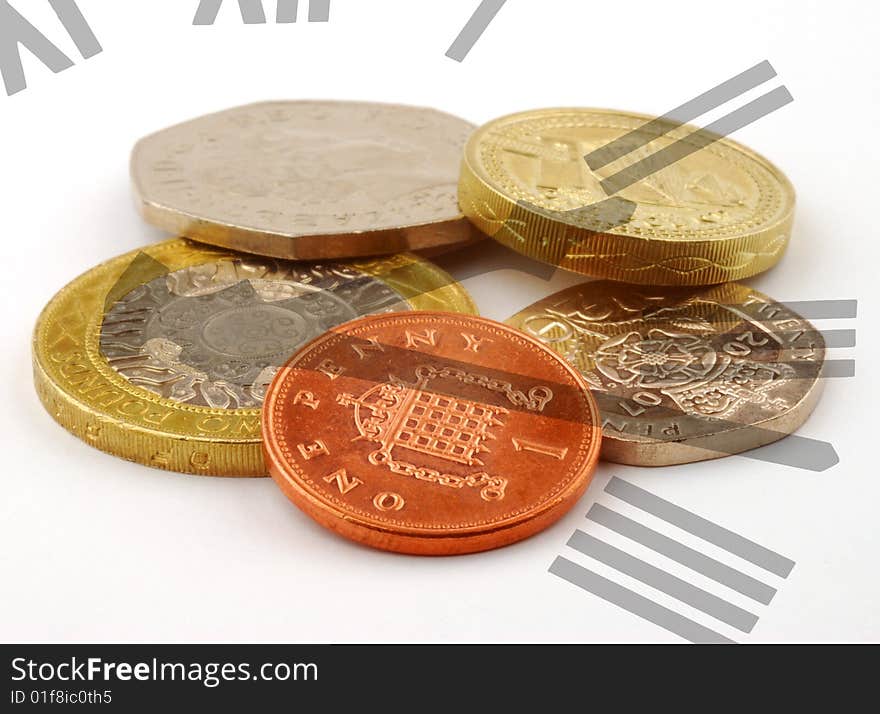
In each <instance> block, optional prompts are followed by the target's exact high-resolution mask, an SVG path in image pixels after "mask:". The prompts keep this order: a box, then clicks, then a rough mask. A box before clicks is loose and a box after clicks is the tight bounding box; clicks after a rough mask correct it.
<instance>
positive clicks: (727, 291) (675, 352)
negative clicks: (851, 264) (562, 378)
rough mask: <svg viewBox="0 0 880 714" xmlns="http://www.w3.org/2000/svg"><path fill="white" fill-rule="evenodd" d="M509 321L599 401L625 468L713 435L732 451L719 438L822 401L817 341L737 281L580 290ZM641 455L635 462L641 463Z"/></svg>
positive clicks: (768, 437) (767, 435)
mask: <svg viewBox="0 0 880 714" xmlns="http://www.w3.org/2000/svg"><path fill="white" fill-rule="evenodd" d="M768 316H773V318H775V319H768ZM508 322H509V324H512V325H515V326H519V327H521V329H523V330H525V331H526V332H527V333H529V334H531V335H533V336H535V337H536V338H538V339H540V340H541V341H542V342H544V343H545V344H546V345H547V346H548V347H551V348H552V349H554V350H555V351H557V352H559V353H560V354H561V355H563V356H564V357H565V358H566V359H568V360H569V361H570V362H572V363H573V364H574V365H576V366H577V367H578V369H579V370H580V371H581V373H582V374H583V375H584V377H585V378H586V380H587V381H588V383H589V384H590V386H591V387H592V388H593V389H594V390H595V392H596V393H597V398H598V400H599V404H600V407H601V410H602V417H603V425H604V427H605V432H606V436H608V437H610V438H609V440H608V441H606V448H607V449H608V450H609V451H610V450H611V449H613V448H614V440H617V441H618V443H619V445H621V447H620V448H621V451H619V452H617V451H615V452H614V453H615V454H617V455H618V456H619V457H621V458H624V459H625V458H627V454H626V453H625V449H627V448H629V449H630V452H629V453H631V454H635V451H633V448H635V445H636V444H641V445H643V446H644V445H649V446H653V447H656V451H657V453H658V454H659V453H660V452H661V451H664V449H665V447H664V444H668V445H669V447H670V448H669V449H665V451H664V453H666V454H667V458H669V459H670V460H671V461H669V462H670V463H675V462H676V461H675V458H677V457H675V456H674V455H673V452H674V450H675V448H676V445H677V444H679V443H687V442H688V440H690V439H697V438H701V437H707V438H708V437H712V438H714V439H716V443H718V445H719V446H721V445H722V444H723V443H732V442H725V441H724V440H725V438H726V437H725V434H732V433H734V432H735V431H737V430H738V429H739V428H741V427H748V426H750V425H759V424H768V425H772V424H775V423H777V422H779V420H783V421H782V422H779V423H782V424H789V423H792V424H793V423H795V422H796V421H797V423H799V422H800V421H803V419H805V418H806V416H807V415H808V414H809V412H810V410H811V409H812V406H813V404H814V403H815V400H816V399H817V398H818V389H819V387H820V382H819V377H820V373H821V368H822V362H823V359H824V341H823V339H822V336H821V333H819V332H818V331H817V330H816V329H815V328H814V327H813V326H812V325H811V324H810V323H809V322H807V321H806V320H804V319H802V318H800V317H799V316H797V315H795V314H794V313H793V312H791V311H790V310H788V309H787V308H785V306H783V305H781V304H779V303H775V302H774V301H773V300H771V299H770V298H768V297H767V296H765V295H762V294H760V293H758V292H756V291H752V290H750V289H749V288H747V287H745V286H743V285H738V284H736V283H730V284H727V285H724V286H719V287H717V288H701V289H697V288H693V289H684V288H679V289H668V288H667V289H664V288H648V287H644V286H633V285H623V284H620V283H609V282H605V281H598V282H593V283H586V284H584V285H581V286H574V287H572V288H568V289H566V290H563V291H561V292H560V293H557V294H556V295H553V296H550V297H548V298H545V299H544V300H542V301H540V302H539V303H536V304H535V305H533V306H531V307H529V308H527V309H526V310H524V311H522V312H520V313H519V314H518V315H515V316H514V317H512V318H511V319H510V320H509V321H508ZM801 355H804V356H805V358H801ZM791 428H794V427H785V428H782V429H781V430H780V431H779V432H774V430H773V427H772V426H768V428H767V429H756V430H753V431H752V432H750V433H747V435H746V436H744V437H742V441H741V442H738V445H737V446H736V447H731V448H734V451H733V453H736V452H737V450H739V451H742V450H744V449H745V448H749V443H750V442H751V444H752V445H755V446H757V445H760V443H761V442H762V441H763V443H769V441H773V440H776V439H779V438H782V436H784V435H785V434H786V433H788V431H790V430H791ZM713 435H714V436H713ZM628 443H629V444H630V445H631V446H632V448H630V447H628V446H626V444H628ZM641 453H642V454H643V455H642V456H639V457H636V456H632V458H634V459H635V458H639V459H642V458H648V457H646V456H644V454H646V453H647V452H646V451H642V452H641ZM715 455H718V454H715ZM690 457H692V458H690V459H689V460H693V458H699V457H698V455H697V454H696V453H692V454H690ZM708 457H709V456H708V452H706V455H704V456H703V458H708ZM625 463H633V462H632V461H625ZM664 463H666V462H665V461H664Z"/></svg>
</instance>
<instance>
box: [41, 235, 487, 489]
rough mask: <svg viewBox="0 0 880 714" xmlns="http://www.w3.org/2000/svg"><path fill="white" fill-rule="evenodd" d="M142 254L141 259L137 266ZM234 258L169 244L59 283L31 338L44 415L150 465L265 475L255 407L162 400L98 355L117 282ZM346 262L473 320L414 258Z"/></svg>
mask: <svg viewBox="0 0 880 714" xmlns="http://www.w3.org/2000/svg"><path fill="white" fill-rule="evenodd" d="M142 256H146V257H147V259H146V260H145V261H141V262H138V261H137V259H138V258H139V257H142ZM236 260H240V261H247V262H249V263H252V262H253V261H255V260H259V258H256V257H255V256H246V255H242V254H238V253H234V252H231V251H226V250H222V249H215V248H211V247H208V246H202V245H199V244H197V243H193V242H190V241H188V240H185V239H173V240H169V241H165V242H162V243H158V244H155V245H152V246H150V247H146V248H144V249H143V250H142V251H132V252H130V253H126V254H124V255H121V256H118V257H116V258H114V259H112V260H110V261H108V262H106V263H103V264H101V265H99V266H97V267H95V268H93V269H91V270H89V271H88V272H86V273H84V274H83V275H81V276H80V277H78V278H76V279H75V280H74V281H73V282H71V283H70V284H68V285H67V286H66V287H64V288H63V289H62V290H61V291H60V292H59V293H58V294H56V295H55V296H54V297H53V298H52V300H51V301H50V302H49V303H48V305H47V306H46V307H45V309H44V310H43V312H42V314H41V315H40V317H39V319H38V321H37V324H36V328H35V331H34V337H33V368H34V383H35V386H36V390H37V394H38V395H39V398H40V400H41V401H42V403H43V405H44V406H45V408H46V409H47V410H48V412H49V414H50V415H51V416H52V417H53V418H54V419H55V420H56V421H57V422H58V423H59V424H61V426H63V427H64V428H65V429H67V430H68V431H70V432H71V433H72V434H74V435H75V436H77V437H79V438H80V439H82V440H83V441H85V442H86V443H88V444H90V445H92V446H94V447H96V448H98V449H100V450H102V451H105V452H108V453H110V454H113V455H115V456H119V457H121V458H124V459H127V460H130V461H135V462H138V463H141V464H145V465H147V466H153V467H156V468H160V469H165V470H169V471H178V472H183V473H191V474H199V475H207V476H265V475H266V474H267V471H266V466H265V463H264V459H263V454H262V447H261V435H260V409H259V408H253V409H217V408H211V407H208V406H199V405H192V404H186V403H181V402H179V401H175V400H173V399H168V398H163V397H162V396H160V395H158V394H156V393H154V392H152V391H149V390H147V389H145V388H143V387H141V386H138V385H137V384H133V383H132V382H131V381H129V380H127V379H126V378H125V377H124V376H122V375H121V374H120V373H119V372H117V371H116V370H115V369H114V368H113V367H112V366H111V365H110V364H109V363H108V361H107V359H106V358H105V357H104V355H103V353H102V351H101V329H102V323H103V320H104V315H105V310H106V309H107V308H106V307H105V305H107V304H109V303H111V302H113V301H115V300H118V299H119V298H121V297H122V295H121V294H118V291H119V285H120V284H121V283H127V284H128V285H129V286H130V287H132V288H134V287H137V286H138V285H143V284H145V283H147V282H149V281H151V280H153V279H154V278H156V277H157V275H161V274H163V273H162V272H159V273H157V272H156V269H155V267H156V266H159V267H163V266H164V268H166V269H167V271H165V272H172V271H178V270H183V269H185V268H189V267H192V266H198V265H201V264H205V263H209V262H213V261H236ZM346 265H348V266H351V267H354V268H356V269H357V270H358V272H361V273H364V274H365V275H368V276H371V277H374V278H377V279H378V280H379V281H380V282H382V283H383V284H384V285H386V286H387V287H388V288H390V289H391V290H393V291H394V292H395V293H396V294H397V295H398V296H399V297H400V298H401V299H402V300H403V301H404V302H405V303H406V304H407V305H408V306H409V307H410V308H411V309H413V310H437V309H443V310H451V311H454V312H461V313H466V314H476V308H475V306H474V304H473V302H472V301H471V299H470V297H469V296H468V294H467V292H466V291H465V290H464V289H463V288H462V287H461V286H460V285H458V283H456V282H455V281H453V280H452V279H451V278H450V277H449V276H448V275H447V274H446V273H445V272H443V271H442V270H440V269H439V268H438V267H436V266H435V265H433V264H432V263H430V262H428V261H425V260H423V259H421V258H418V257H416V256H414V255H410V254H399V255H396V256H391V257H388V258H382V259H376V260H371V261H360V262H354V263H352V262H349V263H346ZM138 266H140V268H138ZM138 270H140V273H139V274H138ZM132 271H134V274H132ZM151 271H152V272H151ZM123 292H126V291H123Z"/></svg>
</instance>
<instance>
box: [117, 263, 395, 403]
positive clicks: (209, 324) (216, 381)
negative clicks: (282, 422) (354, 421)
mask: <svg viewBox="0 0 880 714" xmlns="http://www.w3.org/2000/svg"><path fill="white" fill-rule="evenodd" d="M408 309H409V305H408V303H406V301H405V300H404V299H403V298H402V297H401V296H400V295H399V294H398V293H397V292H395V291H394V290H392V289H391V288H390V287H389V286H387V285H386V284H384V283H383V282H381V281H380V280H378V279H376V278H373V277H370V276H368V275H365V274H363V273H361V272H359V271H357V270H354V269H352V268H348V267H346V266H344V265H333V264H330V265H312V266H306V267H297V266H295V265H294V264H291V263H287V262H286V261H273V260H271V259H266V260H260V259H249V260H248V261H247V262H242V261H216V262H211V263H204V264H202V265H197V266H194V267H190V268H186V269H184V270H180V271H176V272H173V273H170V274H169V275H166V276H162V277H159V278H156V279H154V280H152V281H151V282H149V283H147V284H145V285H141V286H138V287H137V288H135V289H134V290H133V291H132V292H130V293H129V294H128V295H125V296H123V297H122V299H120V300H119V301H118V302H117V303H116V304H114V305H113V306H112V308H111V309H110V310H109V311H108V313H107V315H106V316H105V317H104V321H103V324H102V327H101V341H100V348H101V352H102V354H103V355H104V356H105V357H106V359H107V361H108V363H109V364H110V365H111V366H112V367H113V368H114V369H115V370H116V371H117V372H119V373H120V374H122V375H123V376H124V377H125V378H126V379H128V380H129V381H130V382H132V383H133V384H137V385H140V386H142V387H144V388H146V389H149V390H150V391H152V392H155V393H156V394H158V395H160V396H162V397H165V398H167V399H172V400H174V401H177V402H181V403H187V404H193V405H201V406H208V407H214V408H223V409H244V408H255V407H259V406H260V405H261V404H262V402H263V397H264V396H265V393H266V388H267V387H268V386H269V383H270V382H271V381H272V379H273V378H274V376H275V374H276V372H277V371H278V367H279V366H280V365H281V364H283V363H284V361H285V360H286V359H287V358H288V357H289V356H290V355H291V354H292V353H293V352H294V351H296V349H297V348H298V347H299V346H300V345H302V344H304V343H306V342H308V341H309V340H310V339H313V338H314V337H317V336H318V335H320V334H322V333H323V332H324V331H326V330H327V329H329V328H330V327H332V326H334V325H337V324H339V323H342V322H345V321H346V320H350V319H353V318H355V317H358V316H359V315H363V314H369V313H375V312H392V311H401V310H408ZM301 401H302V403H304V404H306V406H311V405H312V403H314V400H313V399H308V395H303V397H302V399H301ZM315 406H317V404H316V403H315Z"/></svg>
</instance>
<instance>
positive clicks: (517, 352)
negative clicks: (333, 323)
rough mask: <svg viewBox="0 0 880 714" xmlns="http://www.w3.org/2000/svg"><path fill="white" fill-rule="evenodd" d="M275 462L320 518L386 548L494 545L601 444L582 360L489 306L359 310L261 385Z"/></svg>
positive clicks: (553, 499) (584, 474)
mask: <svg viewBox="0 0 880 714" xmlns="http://www.w3.org/2000/svg"><path fill="white" fill-rule="evenodd" d="M263 435H264V442H263V450H264V453H265V456H266V462H267V465H268V467H269V471H270V473H271V474H272V477H273V478H274V479H275V480H276V481H277V482H278V484H279V485H280V486H281V488H282V490H283V491H284V492H285V493H286V494H287V496H288V497H289V498H290V499H291V500H292V501H293V502H294V503H295V504H296V505H297V506H299V507H300V508H301V509H302V510H304V511H305V512H306V513H308V514H309V515H310V516H311V517H312V518H314V519H315V520H316V521H318V523H320V524H321V525H324V526H326V527H327V528H330V529H331V530H334V531H336V532H337V533H339V534H340V535H343V536H345V537H347V538H351V539H353V540H356V541H360V542H361V543H365V544H367V545H371V546H373V547H376V548H381V549H384V550H392V551H398V552H401V553H414V554H423V555H451V554H456V553H470V552H475V551H480V550H488V549H490V548H497V547H500V546H503V545H507V544H509V543H513V542H514V541H518V540H521V539H523V538H526V537H528V536H530V535H532V534H534V533H536V532H538V531H540V530H542V529H543V528H546V527H547V526H548V525H550V524H551V523H553V522H554V521H556V520H557V519H558V518H560V517H561V516H562V515H563V514H564V513H565V512H566V511H568V509H569V508H571V506H572V505H573V504H574V503H575V502H576V501H577V499H578V498H579V497H580V496H581V495H582V494H583V492H584V491H585V490H586V488H587V485H588V483H589V481H590V478H591V477H592V474H593V470H594V468H595V464H596V461H597V459H598V455H599V446H600V441H601V426H600V422H599V413H598V409H597V407H596V403H595V401H594V400H593V397H592V395H591V394H590V391H589V388H588V386H587V383H586V382H585V381H584V379H583V377H582V376H581V375H580V373H579V372H578V371H577V370H576V369H575V368H573V367H572V366H571V365H570V364H569V363H567V362H566V361H565V360H564V359H562V358H561V357H560V356H559V355H557V354H556V353H555V352H553V351H551V350H550V349H548V348H547V347H545V346H544V345H543V344H541V343H540V342H539V341H537V340H535V339H533V338H532V337H530V336H528V335H526V334H525V333H523V332H521V331H519V330H517V329H515V328H511V327H508V326H506V325H502V324H500V323H497V322H494V321H492V320H486V319H484V318H478V317H470V316H467V317H465V316H462V315H455V314H452V313H445V312H410V313H392V314H385V315H375V316H370V317H364V318H359V319H356V320H353V321H351V322H348V323H345V324H344V325H340V326H339V327H335V328H333V329H332V330H331V331H329V332H327V333H326V334H324V335H322V336H321V337H319V338H317V339H315V340H314V341H312V342H311V343H309V344H308V345H306V346H305V347H303V348H302V349H300V350H299V351H298V352H297V353H296V354H295V355H294V357H293V358H292V359H291V360H290V361H289V362H288V363H287V365H285V366H284V367H283V368H282V369H281V370H280V371H279V373H278V374H277V376H276V377H275V380H274V381H273V382H272V384H271V386H270V387H269V390H268V393H267V396H266V399H265V403H264V406H263Z"/></svg>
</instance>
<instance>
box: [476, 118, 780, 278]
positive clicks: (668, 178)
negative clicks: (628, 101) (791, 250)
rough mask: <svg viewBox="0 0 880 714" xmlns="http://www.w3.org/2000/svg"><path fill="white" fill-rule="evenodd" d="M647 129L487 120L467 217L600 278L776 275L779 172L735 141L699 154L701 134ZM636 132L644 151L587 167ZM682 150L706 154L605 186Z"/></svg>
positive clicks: (524, 249) (634, 141) (527, 249)
mask: <svg viewBox="0 0 880 714" xmlns="http://www.w3.org/2000/svg"><path fill="white" fill-rule="evenodd" d="M650 120H651V117H648V116H645V115H641V114H631V113H628V112H617V111H608V110H601V109H543V110H536V111H530V112H524V113H521V114H514V115H511V116H507V117H504V118H501V119H496V120H494V121H491V122H489V123H488V124H486V125H485V126H483V127H481V128H480V129H478V130H477V131H476V132H475V133H474V134H473V135H472V136H471V138H470V140H469V141H468V144H467V147H466V149H465V157H464V163H463V168H462V176H461V182H460V186H459V199H460V204H461V208H462V211H463V212H464V213H465V215H466V216H467V217H468V218H470V219H471V221H473V222H474V224H475V225H476V226H477V227H478V228H479V229H480V230H481V231H482V232H484V233H487V234H488V235H490V236H493V237H494V238H495V239H496V240H498V241H500V242H501V243H503V244H504V245H506V246H508V247H510V248H513V249H514V250H517V251H519V252H521V253H524V254H525V255H528V256H530V257H532V258H536V259H538V260H542V261H544V262H547V263H551V264H553V265H558V266H560V267H562V268H566V269H567V270H572V271H575V272H579V273H584V274H586V275H592V276H594V277H598V278H608V279H611V280H619V281H624V282H629V283H639V284H645V285H709V284H714V283H721V282H727V281H731V280H739V279H741V278H744V277H747V276H750V275H754V274H756V273H760V272H761V271H764V270H767V269H768V268H770V267H771V266H772V265H774V264H775V263H776V262H777V261H778V260H779V259H780V258H781V256H782V254H783V252H784V250H785V248H786V246H787V244H788V241H789V237H790V235H791V229H792V222H793V218H794V205H795V195H794V190H793V188H792V186H791V184H790V183H789V181H788V180H787V179H786V178H785V176H784V175H783V174H782V172H781V171H780V170H779V169H777V168H776V167H775V166H773V164H771V163H770V162H769V161H767V160H766V159H764V158H763V157H761V156H759V155H758V154H756V153H755V152H753V151H751V150H749V149H747V148H746V147H744V146H742V145H741V144H738V143H736V142H735V141H731V140H730V139H721V140H719V141H716V142H714V143H711V144H709V145H708V146H702V144H701V143H700V140H701V139H705V134H703V133H702V132H700V133H699V134H693V132H694V131H695V127H692V126H683V127H678V128H675V129H673V130H672V131H669V132H668V133H665V134H664V133H663V131H664V125H662V124H659V128H658V123H657V122H654V123H653V124H652V125H651V126H650V127H646V124H647V123H648V122H649V121H650ZM665 128H666V129H668V128H669V127H668V125H665ZM630 132H635V133H634V134H632V135H631V136H630V137H629V139H630V140H631V144H630V141H629V140H628V145H632V146H634V147H636V148H634V149H633V150H632V151H630V153H628V154H626V155H625V156H624V157H623V158H619V159H617V160H616V161H614V162H612V163H610V164H607V165H605V166H603V167H601V168H598V169H597V170H595V171H594V170H592V169H591V168H590V166H589V165H588V163H587V161H586V160H585V157H586V156H587V155H588V154H590V153H591V152H592V151H594V150H597V149H600V148H602V147H605V146H606V145H607V144H609V142H611V141H613V140H615V139H617V138H619V137H621V136H623V135H625V134H629V133H630ZM677 141H683V142H685V146H686V145H687V144H691V145H693V146H694V147H697V146H701V147H702V148H699V149H698V150H696V151H694V152H693V153H690V154H689V155H687V156H685V157H684V158H681V159H680V160H678V161H677V162H675V163H673V164H671V165H669V166H668V167H666V168H664V169H662V170H660V171H658V172H656V173H653V174H651V175H649V176H647V177H645V178H643V179H641V180H640V181H637V182H636V183H633V184H632V185H629V186H628V187H626V188H623V189H622V190H620V191H618V192H616V193H615V194H614V195H613V196H609V195H608V194H606V192H605V190H606V188H607V186H606V187H605V188H603V184H602V182H603V180H605V179H612V177H615V176H618V175H619V172H621V171H623V170H625V169H627V168H628V167H632V166H633V164H635V163H636V162H638V161H640V160H643V159H646V158H647V157H650V156H653V155H654V154H655V153H656V152H657V151H660V150H663V149H664V148H666V147H669V146H671V145H672V144H673V143H674V142H677ZM632 171H635V170H634V169H632ZM608 201H611V202H612V204H613V205H611V206H609V205H608V203H603V202H608ZM614 201H617V202H618V203H617V204H614V203H613V202H614ZM591 206H592V207H593V209H592V210H591V209H590V208H589V207H591ZM624 206H626V207H628V210H626V211H624V210H623V207H624ZM585 207H586V208H585ZM602 207H604V208H602ZM615 213H619V215H615Z"/></svg>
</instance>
